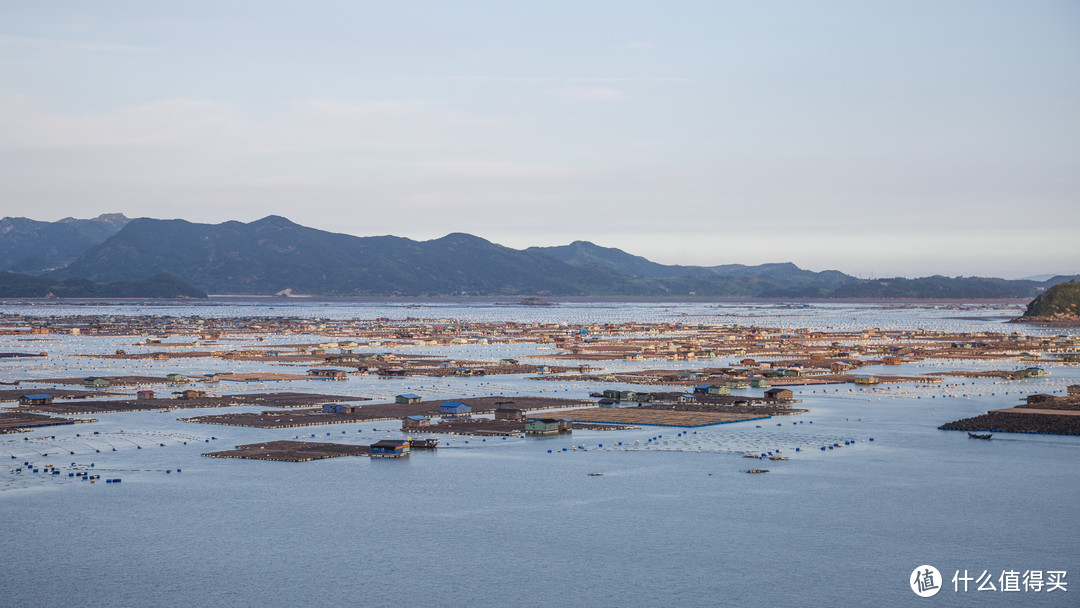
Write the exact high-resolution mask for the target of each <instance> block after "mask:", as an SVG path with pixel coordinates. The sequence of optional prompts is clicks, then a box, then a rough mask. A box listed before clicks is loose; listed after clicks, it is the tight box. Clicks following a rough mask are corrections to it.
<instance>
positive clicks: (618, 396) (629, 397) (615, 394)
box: [604, 389, 638, 401]
mask: <svg viewBox="0 0 1080 608" xmlns="http://www.w3.org/2000/svg"><path fill="white" fill-rule="evenodd" d="M604 397H606V398H607V399H614V400H615V401H635V400H637V399H638V394H637V393H636V392H634V391H617V390H610V389H609V390H606V391H604Z"/></svg>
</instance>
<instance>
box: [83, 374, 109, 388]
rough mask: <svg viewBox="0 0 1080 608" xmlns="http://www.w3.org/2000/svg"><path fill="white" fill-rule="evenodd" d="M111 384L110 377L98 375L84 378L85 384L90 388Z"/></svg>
mask: <svg viewBox="0 0 1080 608" xmlns="http://www.w3.org/2000/svg"><path fill="white" fill-rule="evenodd" d="M110 384H112V383H111V382H110V381H109V379H108V378H98V377H96V376H90V377H89V378H86V379H85V380H83V386H86V387H89V388H102V387H105V386H109V385H110Z"/></svg>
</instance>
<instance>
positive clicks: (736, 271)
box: [526, 241, 858, 295]
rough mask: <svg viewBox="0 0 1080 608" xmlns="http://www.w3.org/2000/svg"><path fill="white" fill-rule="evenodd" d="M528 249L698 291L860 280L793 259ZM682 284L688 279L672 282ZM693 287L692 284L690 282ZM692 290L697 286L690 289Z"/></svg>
mask: <svg viewBox="0 0 1080 608" xmlns="http://www.w3.org/2000/svg"><path fill="white" fill-rule="evenodd" d="M526 251H534V252H539V253H545V254H547V255H550V256H552V257H554V258H557V259H559V260H562V261H563V262H566V263H567V264H570V265H571V266H599V267H603V268H607V269H610V270H614V271H616V272H619V273H623V274H627V275H630V276H633V277H638V278H644V279H669V281H668V282H669V283H671V281H670V279H693V280H694V281H693V283H695V284H697V285H698V289H697V290H698V291H700V290H704V291H706V292H711V293H722V292H724V291H725V286H726V287H728V288H731V287H733V286H740V287H739V289H738V290H737V291H739V292H742V293H743V294H745V295H765V294H766V293H767V294H770V295H772V294H779V293H780V292H791V291H797V292H813V293H809V294H806V295H817V293H816V292H819V291H821V290H825V291H828V290H832V289H835V288H836V287H839V286H841V285H846V284H848V283H852V282H856V281H858V279H856V278H855V277H852V276H849V275H846V274H844V273H842V272H838V271H836V270H826V271H824V272H813V271H810V270H803V269H802V268H799V267H798V266H796V265H795V264H792V263H790V262H786V263H779V264H761V265H759V266H744V265H742V264H726V265H723V266H678V265H676V266H666V265H664V264H657V263H656V262H652V261H650V260H647V259H645V258H643V257H641V256H637V255H632V254H629V253H626V252H625V251H623V250H621V249H615V248H613V247H601V246H599V245H595V244H593V243H590V242H588V241H574V242H573V243H571V244H569V245H563V246H560V247H530V248H529V249H527V250H526ZM674 285H679V286H680V287H679V289H681V288H682V286H684V285H688V284H687V283H685V282H678V283H672V287H674ZM691 287H692V285H691ZM691 291H695V289H693V288H691Z"/></svg>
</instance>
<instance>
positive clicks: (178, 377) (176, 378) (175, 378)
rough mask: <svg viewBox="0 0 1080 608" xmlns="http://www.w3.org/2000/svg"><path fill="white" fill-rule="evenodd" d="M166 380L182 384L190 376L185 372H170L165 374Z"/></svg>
mask: <svg viewBox="0 0 1080 608" xmlns="http://www.w3.org/2000/svg"><path fill="white" fill-rule="evenodd" d="M165 381H166V382H172V383H173V384H181V383H183V382H187V381H188V377H187V376H185V375H184V374H168V375H166V376H165Z"/></svg>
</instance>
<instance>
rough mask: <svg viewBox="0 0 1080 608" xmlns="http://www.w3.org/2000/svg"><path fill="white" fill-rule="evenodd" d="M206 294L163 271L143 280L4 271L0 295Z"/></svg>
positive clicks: (139, 295) (200, 295) (177, 296)
mask: <svg viewBox="0 0 1080 608" xmlns="http://www.w3.org/2000/svg"><path fill="white" fill-rule="evenodd" d="M49 297H56V298H206V293H204V292H202V291H199V290H198V289H195V288H194V287H192V286H191V285H188V284H186V283H184V282H183V281H180V280H179V279H177V278H176V277H173V276H169V275H167V274H165V273H161V274H158V275H155V276H152V277H150V278H149V279H143V280H141V281H116V282H113V283H108V284H102V283H94V282H93V281H88V280H86V279H75V278H71V279H64V280H63V281H55V280H52V279H48V278H45V277H35V276H31V275H28V274H19V273H15V272H0V298H49Z"/></svg>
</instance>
